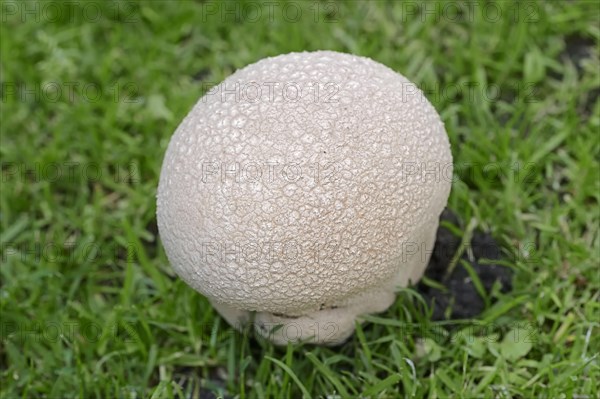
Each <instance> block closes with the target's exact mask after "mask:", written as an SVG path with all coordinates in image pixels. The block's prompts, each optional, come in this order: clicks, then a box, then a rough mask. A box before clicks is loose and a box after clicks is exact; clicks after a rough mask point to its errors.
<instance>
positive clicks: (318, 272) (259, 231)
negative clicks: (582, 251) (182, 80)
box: [157, 51, 452, 328]
mask: <svg viewBox="0 0 600 399" xmlns="http://www.w3.org/2000/svg"><path fill="white" fill-rule="evenodd" d="M451 178H452V156H451V152H450V145H449V142H448V137H447V135H446V132H445V130H444V126H443V123H442V122H441V120H440V117H439V115H438V114H437V112H436V111H435V109H434V108H433V107H432V105H431V104H430V103H429V102H428V101H427V100H426V99H425V97H424V96H423V94H422V93H421V91H419V90H418V89H417V88H416V86H415V85H414V84H412V83H411V82H410V81H409V80H407V79H406V78H405V77H404V76H402V75H400V74H398V73H396V72H394V71H393V70H391V69H389V68H388V67H386V66H384V65H382V64H380V63H377V62H375V61H373V60H371V59H369V58H365V57H359V56H355V55H349V54H343V53H337V52H331V51H317V52H303V53H291V54H286V55H280V56H277V57H272V58H266V59H263V60H261V61H258V62H256V63H254V64H251V65H249V66H247V67H245V68H242V69H240V70H238V71H236V72H235V73H234V74H233V75H231V76H230V77H228V78H227V79H226V80H225V81H223V82H222V83H221V84H219V85H218V86H216V87H215V88H213V89H211V90H210V91H209V92H208V93H207V94H206V95H205V96H204V97H202V98H201V99H200V100H199V101H198V103H197V104H196V105H195V106H194V108H193V109H192V110H191V112H190V113H189V114H188V115H187V116H186V118H185V119H184V120H183V122H182V123H181V125H180V126H179V127H178V128H177V130H176V132H175V134H174V135H173V137H172V138H171V141H170V143H169V146H168V149H167V152H166V155H165V158H164V162H163V165H162V170H161V175H160V183H159V186H158V202H157V218H158V227H159V231H160V236H161V239H162V241H163V244H164V247H165V250H166V254H167V256H168V258H169V261H170V262H171V264H172V266H173V268H174V269H175V271H176V272H177V274H178V275H179V276H180V277H181V278H182V279H183V280H184V281H185V282H186V283H188V284H189V285H190V286H191V287H193V288H194V289H196V290H197V291H199V292H201V293H202V294H204V295H205V296H207V297H208V298H209V299H210V300H211V301H213V302H214V303H215V304H222V305H223V306H225V307H227V308H228V309H235V310H237V311H241V312H247V311H256V312H266V313H268V314H273V315H276V316H277V315H284V316H286V317H287V316H290V317H299V316H305V315H310V314H311V313H314V312H319V311H321V310H323V309H332V308H333V309H335V308H336V307H343V306H352V304H353V303H355V302H356V301H355V299H356V298H360V297H361V294H363V293H364V292H367V291H369V292H371V291H372V292H378V290H384V291H386V292H388V293H389V292H393V289H394V288H395V286H397V285H405V284H407V283H408V281H409V280H412V281H413V282H415V280H416V279H418V278H420V276H421V275H422V272H423V269H424V268H425V265H426V264H427V260H428V258H429V251H430V250H431V248H425V246H426V245H428V246H432V245H433V241H432V240H433V239H434V237H435V230H436V228H437V223H438V217H439V215H440V213H441V212H442V210H443V208H444V207H445V204H446V202H447V199H448V195H449V191H450V185H451ZM415 251H417V252H416V253H415ZM386 298H388V296H386ZM384 302H385V306H384V308H385V307H387V306H389V304H390V300H388V299H386V300H385V301H384ZM382 303H383V302H382ZM376 308H377V311H381V310H382V309H381V308H382V306H381V304H378V305H377V306H376ZM360 309H361V310H360V311H361V312H363V313H364V312H367V311H368V310H369V309H364V306H362V305H361V307H360ZM351 328H353V325H352V326H351Z"/></svg>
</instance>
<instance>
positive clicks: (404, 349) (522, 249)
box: [0, 0, 600, 399]
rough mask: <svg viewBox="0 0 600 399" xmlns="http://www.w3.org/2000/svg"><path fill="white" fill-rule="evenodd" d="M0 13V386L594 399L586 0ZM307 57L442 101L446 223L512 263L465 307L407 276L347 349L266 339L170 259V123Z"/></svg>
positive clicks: (597, 249)
mask: <svg viewBox="0 0 600 399" xmlns="http://www.w3.org/2000/svg"><path fill="white" fill-rule="evenodd" d="M486 4H487V5H486ZM1 7H2V8H1V12H2V14H1V15H0V17H1V21H2V22H1V28H0V44H1V49H0V57H1V61H0V65H1V67H0V83H1V89H2V92H1V95H2V99H1V103H0V105H1V107H2V109H1V114H0V117H1V122H0V128H1V140H2V141H1V146H0V154H1V157H2V187H1V194H0V206H1V211H0V223H1V234H0V244H1V249H2V258H1V262H2V263H1V264H2V266H1V269H0V273H1V276H2V280H1V286H0V304H1V318H0V327H1V340H2V343H1V345H0V364H1V366H0V376H1V377H0V378H1V380H0V381H1V385H0V394H1V397H2V398H30V397H48V398H65V397H82V398H89V397H97V398H112V397H119V398H145V397H153V398H163V397H167V398H168V397H177V398H183V397H196V398H214V397H227V398H234V397H239V398H299V397H302V396H303V395H304V396H309V397H323V398H325V397H327V398H337V397H340V398H345V397H364V398H404V397H414V398H446V397H453V398H479V397H481V398H534V397H535V398H590V399H591V398H598V397H599V395H600V394H599V389H598V387H597V386H598V384H599V380H600V364H599V357H598V353H599V352H600V339H599V337H600V333H599V329H600V301H599V299H600V276H599V273H600V271H599V268H600V242H599V223H600V211H599V209H600V207H599V202H600V172H599V161H600V139H599V137H600V135H599V131H600V102H599V100H598V93H599V92H600V61H599V42H600V5H599V4H598V3H597V2H595V1H572V2H535V1H532V2H520V3H509V2H499V3H487V2H485V3H484V2H454V1H452V2H447V3H436V2H426V3H419V2H412V1H406V2H402V1H390V2H383V1H347V2H317V1H303V2H300V1H295V2H282V1H280V0H274V1H271V2H267V1H262V0H259V1H254V2H242V3H233V2H228V3H218V2H200V1H182V2H178V3H177V4H176V2H175V1H170V0H169V1H146V2H142V1H139V2H138V1H106V2H104V1H65V2H45V1H23V2H21V1H2V3H1ZM317 49H329V50H336V51H342V52H348V53H354V54H358V55H362V56H368V57H371V58H372V59H374V60H376V61H378V62H381V63H383V64H385V65H387V66H389V67H391V68H392V69H394V70H396V71H398V72H400V73H402V74H403V75H405V76H406V77H407V78H408V79H410V80H411V81H413V82H415V83H416V84H417V85H418V86H419V87H420V88H421V89H422V90H423V91H424V92H425V93H426V95H427V97H428V98H429V99H430V101H431V102H432V103H433V105H434V106H435V108H436V109H437V110H438V111H439V112H440V114H441V116H442V119H443V121H444V122H445V125H446V130H447V131H448V134H449V137H450V142H451V145H452V152H453V156H454V162H455V174H456V179H454V181H453V186H452V192H451V195H450V200H449V204H448V207H449V208H450V209H451V210H452V211H454V212H455V213H456V214H457V215H458V216H459V218H460V221H461V223H460V224H461V225H460V226H459V229H456V230H457V232H458V234H459V235H460V232H461V231H464V230H465V229H466V227H467V225H470V222H471V221H473V222H472V223H474V224H472V227H477V228H478V229H481V230H483V231H486V232H489V233H490V234H491V235H492V236H493V237H494V238H495V239H496V240H497V241H498V242H499V243H500V245H501V247H502V252H503V253H504V256H505V259H504V261H503V264H504V265H505V266H506V267H509V268H511V269H512V270H513V271H514V277H513V289H512V291H510V292H507V293H501V292H499V290H497V289H495V290H493V291H492V292H490V293H487V294H485V295H486V304H487V305H486V308H485V310H484V312H483V313H482V314H480V315H479V316H478V317H477V318H476V320H459V321H453V322H435V321H432V320H431V318H430V317H429V315H430V313H429V312H428V311H427V310H424V309H423V306H420V305H418V304H419V303H420V302H419V295H418V294H417V293H416V291H415V290H414V289H412V288H407V289H403V290H401V292H399V294H398V298H397V301H396V303H395V304H394V305H393V306H392V307H391V308H390V309H389V310H388V311H386V312H385V313H383V314H379V315H376V316H371V317H369V318H368V319H367V321H366V322H365V323H364V324H362V325H360V326H358V327H357V332H356V334H355V335H354V336H353V337H352V338H351V339H350V340H349V341H348V342H347V343H346V344H344V345H342V346H339V347H333V348H327V347H315V346H310V345H289V346H287V347H284V348H280V347H274V346H272V345H271V344H269V343H268V342H265V341H263V340H260V339H256V338H253V337H249V336H247V335H244V334H241V333H234V332H233V330H232V329H231V328H230V327H229V326H228V325H227V324H226V323H225V322H224V321H223V320H222V319H221V318H220V317H218V315H217V314H216V312H215V311H214V310H213V309H212V308H211V306H210V305H209V303H208V301H207V300H206V299H205V298H204V297H202V296H201V295H199V294H197V293H196V292H195V291H193V290H192V289H191V288H189V287H188V286H186V285H185V284H184V283H183V282H182V281H181V280H179V279H178V278H176V276H175V274H174V272H173V271H172V270H171V267H170V265H169V263H168V261H167V258H166V256H165V252H164V250H163V248H162V246H161V242H160V239H159V237H158V233H157V228H156V216H155V211H156V201H155V200H156V197H155V196H156V187H157V184H158V177H159V172H160V166H161V161H162V157H163V155H164V152H165V150H166V146H167V144H168V142H169V138H170V136H171V134H172V133H173V131H174V130H175V128H176V127H177V125H178V124H179V122H180V121H181V120H182V118H183V117H184V116H185V115H186V113H187V112H188V111H189V110H190V109H191V107H192V106H193V104H194V103H195V102H196V101H197V99H198V98H199V97H200V96H201V95H202V94H203V93H204V92H206V91H207V90H208V88H210V87H211V86H213V85H214V84H216V83H218V82H220V81H222V80H223V79H224V78H226V77H227V76H229V75H230V74H232V73H233V72H234V71H235V70H236V69H238V68H241V67H244V66H245V65H247V64H250V63H253V62H255V61H258V60H259V59H262V58H264V57H267V56H274V55H278V54H283V53H288V52H292V51H302V50H317ZM415 326H416V327H415Z"/></svg>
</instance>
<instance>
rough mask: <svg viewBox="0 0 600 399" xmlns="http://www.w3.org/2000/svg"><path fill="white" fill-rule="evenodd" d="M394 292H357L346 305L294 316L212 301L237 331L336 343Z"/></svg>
mask: <svg viewBox="0 0 600 399" xmlns="http://www.w3.org/2000/svg"><path fill="white" fill-rule="evenodd" d="M394 299H395V294H394V293H393V292H391V291H390V292H388V291H378V292H372V293H367V294H362V295H360V297H359V298H356V300H353V301H352V302H351V303H350V304H349V305H346V306H340V307H331V308H328V309H323V310H318V311H315V312H312V313H309V314H306V315H304V316H299V317H293V316H285V315H280V314H273V313H269V312H250V311H247V310H239V309H235V308H232V307H230V306H228V305H225V304H222V303H217V302H214V301H211V303H212V305H213V306H214V308H215V309H217V311H218V312H219V314H220V315H221V316H222V317H223V318H224V319H225V320H226V321H227V322H228V323H229V324H231V325H232V326H233V327H235V328H236V329H237V330H239V331H243V330H244V329H247V328H254V331H255V332H256V333H257V334H258V335H259V336H260V337H262V338H265V339H268V340H269V341H271V342H273V343H274V344H275V345H286V344H287V343H288V342H293V343H297V342H306V343H311V344H317V345H330V346H333V345H339V344H342V343H343V342H344V341H346V340H347V339H348V338H349V337H350V336H351V335H352V334H353V332H354V323H355V322H356V321H357V318H358V316H360V315H364V314H369V313H378V312H383V311H385V310H386V309H387V308H389V307H390V305H391V304H392V303H394Z"/></svg>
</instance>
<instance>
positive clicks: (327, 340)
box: [211, 223, 438, 346]
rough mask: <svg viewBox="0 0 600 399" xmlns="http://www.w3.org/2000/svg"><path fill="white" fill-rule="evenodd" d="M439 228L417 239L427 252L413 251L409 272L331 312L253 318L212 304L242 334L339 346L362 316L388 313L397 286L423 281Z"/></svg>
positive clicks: (282, 341)
mask: <svg viewBox="0 0 600 399" xmlns="http://www.w3.org/2000/svg"><path fill="white" fill-rule="evenodd" d="M437 227H438V224H437V223H436V224H435V225H432V226H431V227H430V230H429V231H426V232H424V237H422V239H421V238H417V240H418V242H422V243H423V245H424V249H425V250H423V251H410V252H411V253H412V255H407V259H406V263H407V264H411V265H412V266H411V268H412V270H411V271H410V273H407V272H406V269H404V268H403V269H401V270H399V271H398V273H397V274H396V276H395V278H394V279H392V280H391V282H388V283H387V284H384V285H382V286H380V287H375V288H373V289H371V290H369V291H368V292H363V293H361V294H359V295H356V296H353V297H350V298H348V299H347V300H346V301H344V302H343V303H339V304H336V305H334V306H333V307H331V308H329V309H320V310H316V311H313V312H310V313H308V314H306V315H304V316H298V317H283V316H281V315H274V314H273V313H269V312H257V313H255V314H254V315H252V313H251V312H249V311H247V310H242V309H237V308H232V307H230V306H228V305H226V304H223V303H219V302H215V301H212V302H211V303H212V305H213V307H214V308H215V309H217V311H218V312H219V314H221V316H222V317H223V318H224V319H225V320H226V321H227V322H228V323H229V324H230V325H232V326H234V327H235V328H236V329H238V330H239V331H242V330H244V329H247V328H248V327H253V328H254V331H255V332H256V333H257V334H258V335H260V336H261V337H263V338H266V339H268V340H270V341H271V342H273V343H274V344H275V345H286V344H287V343H288V342H293V343H297V342H307V343H311V344H320V345H328V346H333V345H339V344H341V343H343V342H344V341H346V340H347V339H348V338H349V337H350V336H351V335H352V333H353V332H354V327H355V323H356V322H362V320H361V318H360V316H362V315H367V314H371V313H379V312H383V311H385V310H386V309H387V308H388V307H389V306H390V305H391V304H392V303H393V302H394V300H395V297H396V294H395V291H396V289H397V287H405V286H407V285H409V284H410V283H414V282H417V281H419V280H420V279H421V277H422V276H423V272H424V271H425V267H426V266H427V262H428V261H429V258H430V254H431V251H432V250H433V246H434V244H435V236H436V232H437Z"/></svg>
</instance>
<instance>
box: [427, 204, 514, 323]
mask: <svg viewBox="0 0 600 399" xmlns="http://www.w3.org/2000/svg"><path fill="white" fill-rule="evenodd" d="M441 221H446V222H449V223H451V224H453V225H455V226H457V227H459V228H460V223H459V220H458V217H457V216H456V215H455V214H454V213H452V212H451V211H449V210H448V209H446V210H444V212H443V213H442V215H441V216H440V222H441ZM460 242H461V238H460V237H457V236H456V235H454V234H453V233H452V232H451V231H450V230H449V229H448V228H446V227H444V226H443V225H441V224H440V227H439V228H438V231H437V238H436V243H435V247H434V250H433V253H432V255H431V259H430V261H429V265H428V266H427V269H426V270H425V276H426V277H428V278H429V279H431V280H434V281H437V282H439V283H440V284H441V285H443V286H444V287H445V290H440V289H436V288H432V287H430V286H427V285H425V284H424V283H423V282H420V283H419V284H418V285H417V291H419V292H420V293H421V295H422V296H423V298H424V299H425V300H426V301H427V302H428V304H429V306H430V307H431V308H432V309H433V315H432V319H433V320H446V319H450V320H452V319H468V318H472V317H475V316H477V315H478V314H479V313H481V312H482V311H483V310H484V309H485V301H484V299H483V298H482V297H481V295H479V293H478V292H477V289H476V288H475V284H473V280H472V279H471V278H470V276H469V273H468V272H467V270H466V269H465V268H464V266H463V265H462V264H461V262H460V261H459V262H458V263H457V264H456V266H455V268H454V270H453V271H452V272H451V273H450V274H449V275H448V276H446V274H447V271H448V267H449V266H450V262H451V260H452V257H453V256H454V254H455V253H456V251H457V250H458V248H459V246H460ZM461 259H462V260H465V261H466V262H468V263H469V264H470V265H471V266H472V267H473V270H474V271H475V273H477V275H478V277H479V279H480V280H481V283H482V285H483V287H484V288H485V291H486V292H487V293H488V294H489V293H490V292H491V290H492V287H493V285H494V284H495V283H496V282H497V283H498V284H500V290H501V292H507V291H509V290H510V289H511V288H512V282H511V280H512V270H511V269H509V268H507V267H505V266H500V265H498V264H496V263H494V262H493V261H497V260H500V259H502V253H501V250H500V246H499V245H498V243H497V242H496V241H495V240H494V238H493V237H492V236H491V235H490V234H488V233H484V232H482V231H475V232H474V233H473V237H472V240H471V244H470V246H467V250H466V251H464V253H463V254H462V257H461ZM483 259H486V260H488V262H486V263H485V264H482V263H481V261H482V260H483ZM489 261H492V262H491V263H490V262H489ZM446 313H447V314H446ZM447 316H448V317H447Z"/></svg>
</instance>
